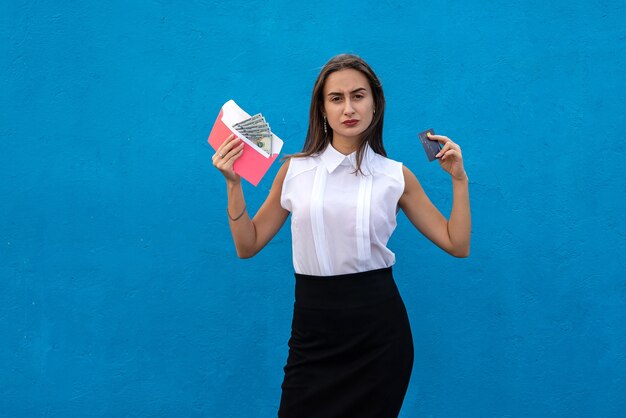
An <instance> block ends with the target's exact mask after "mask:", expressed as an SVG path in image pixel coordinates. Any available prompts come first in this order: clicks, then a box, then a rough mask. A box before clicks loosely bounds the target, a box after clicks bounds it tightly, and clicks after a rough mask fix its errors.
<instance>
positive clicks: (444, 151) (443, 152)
mask: <svg viewBox="0 0 626 418" xmlns="http://www.w3.org/2000/svg"><path fill="white" fill-rule="evenodd" d="M428 139H430V140H431V141H438V142H439V143H440V144H441V145H443V147H442V148H441V149H440V150H439V152H438V153H437V155H436V157H437V158H438V159H439V165H440V166H441V168H443V169H444V170H445V171H446V172H447V173H448V174H450V175H451V176H452V178H454V179H456V180H465V179H467V174H466V173H465V167H464V166H463V154H462V153H461V147H460V146H459V145H458V144H455V143H454V142H452V140H451V139H450V138H448V137H447V136H443V135H431V134H430V133H428Z"/></svg>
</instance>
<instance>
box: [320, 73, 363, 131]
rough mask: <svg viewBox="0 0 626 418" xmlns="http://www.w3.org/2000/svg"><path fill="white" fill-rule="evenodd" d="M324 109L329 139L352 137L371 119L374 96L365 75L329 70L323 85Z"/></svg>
mask: <svg viewBox="0 0 626 418" xmlns="http://www.w3.org/2000/svg"><path fill="white" fill-rule="evenodd" d="M323 94H324V112H325V114H326V118H327V119H328V124H329V125H330V127H331V128H332V130H333V140H353V141H354V142H358V141H356V140H359V139H360V136H361V134H362V133H363V132H364V131H365V130H366V129H367V128H368V127H369V126H370V124H371V123H372V119H373V118H374V97H373V95H372V90H371V89H370V85H369V82H368V81H367V77H365V75H364V74H363V73H362V72H360V71H357V70H354V69H352V68H346V69H343V70H339V71H335V72H333V73H331V74H330V75H329V76H328V78H327V79H326V84H325V85H324V92H323Z"/></svg>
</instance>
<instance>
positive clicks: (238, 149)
mask: <svg viewBox="0 0 626 418" xmlns="http://www.w3.org/2000/svg"><path fill="white" fill-rule="evenodd" d="M242 152H243V141H241V142H240V143H239V145H236V146H234V147H233V148H232V149H230V150H229V151H228V152H227V153H226V155H224V158H223V160H224V162H228V161H229V160H230V159H232V158H233V157H235V156H238V155H239V154H240V153H242Z"/></svg>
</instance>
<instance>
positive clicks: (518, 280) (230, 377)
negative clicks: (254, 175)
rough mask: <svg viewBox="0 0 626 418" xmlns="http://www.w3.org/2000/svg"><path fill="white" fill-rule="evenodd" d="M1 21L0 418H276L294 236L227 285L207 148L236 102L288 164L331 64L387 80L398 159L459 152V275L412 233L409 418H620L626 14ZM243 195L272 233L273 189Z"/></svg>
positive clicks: (221, 10)
mask: <svg viewBox="0 0 626 418" xmlns="http://www.w3.org/2000/svg"><path fill="white" fill-rule="evenodd" d="M101 3H102V4H92V5H88V4H85V3H83V2H52V1H6V2H2V5H1V6H0V35H1V38H2V42H0V60H1V63H2V66H1V68H2V70H1V73H0V101H1V102H0V103H1V105H2V106H1V108H2V112H0V121H1V123H0V162H1V163H0V179H1V181H0V278H1V279H0V370H1V371H2V372H1V373H0V416H7V417H9V416H10V417H16V416H64V417H71V416H171V417H174V416H204V417H270V416H275V414H276V410H277V407H278V402H279V397H280V383H281V380H282V366H283V364H284V361H285V359H286V355H287V345H286V343H287V339H288V336H289V327H290V321H291V308H292V303H293V277H292V268H291V264H290V263H291V252H290V236H289V228H288V227H287V226H286V227H284V228H283V229H282V230H281V231H280V232H279V234H278V235H277V236H276V238H275V239H274V240H273V241H272V242H271V243H270V245H268V246H267V247H266V248H265V250H264V251H263V252H262V253H261V254H259V255H258V256H257V257H255V258H253V259H251V260H239V259H237V258H236V256H235V253H234V249H233V245H232V242H231V239H230V234H229V230H228V226H227V221H226V214H225V211H224V209H225V202H226V200H225V186H224V181H223V179H222V178H221V177H220V175H219V174H218V173H217V172H216V171H215V170H214V169H213V168H212V166H211V159H210V157H211V154H212V152H211V149H210V148H209V147H208V145H207V144H206V142H205V141H206V137H207V135H208V133H209V131H210V128H211V126H212V123H213V120H214V118H215V116H216V114H217V111H218V110H219V108H220V106H221V105H222V104H223V103H224V102H225V101H227V100H228V99H230V98H234V99H235V100H237V102H238V103H239V104H240V105H242V106H243V107H244V108H245V109H247V110H248V111H250V112H263V113H264V114H265V116H266V117H267V118H268V120H269V121H270V124H271V125H272V127H273V129H274V131H275V132H276V133H277V134H278V135H280V136H281V137H282V138H283V139H284V140H285V142H286V144H285V147H284V152H286V153H292V152H295V151H298V150H299V149H300V147H301V146H302V142H303V138H304V134H305V131H306V127H307V112H308V105H309V98H310V91H311V88H312V85H313V81H314V79H315V77H316V75H317V73H318V71H319V69H320V67H321V66H322V65H323V64H324V63H325V62H326V60H327V59H329V58H330V57H331V56H332V55H334V54H337V53H340V52H353V53H357V54H359V55H361V56H363V57H364V58H365V59H366V60H367V61H368V62H369V63H370V64H371V65H372V67H373V68H374V69H375V70H376V71H377V73H378V75H379V76H380V78H381V79H382V81H383V84H384V88H385V93H386V96H387V101H388V108H387V118H386V122H385V143H386V147H387V151H388V153H389V154H390V156H391V157H392V158H395V159H397V160H400V161H403V162H404V163H405V164H406V165H407V166H408V167H409V168H411V169H412V170H413V171H414V172H415V173H416V175H417V176H418V178H419V179H420V180H421V182H422V184H423V186H424V188H425V190H426V191H427V193H428V194H429V196H430V197H431V199H432V200H433V201H434V202H435V204H436V205H437V206H438V207H439V208H440V209H441V210H442V212H443V213H444V214H446V215H447V214H448V213H449V208H450V182H449V180H448V178H447V177H446V175H445V174H444V173H443V172H442V171H441V170H439V168H438V167H437V166H436V165H435V164H428V163H427V160H426V158H425V156H424V154H423V151H422V150H421V148H420V145H419V143H418V142H417V139H416V136H415V135H416V133H417V132H418V131H419V130H422V129H426V128H429V127H433V128H435V130H436V131H437V132H441V133H444V134H446V135H448V136H450V137H451V138H453V139H454V140H455V141H457V142H458V143H460V144H461V146H462V147H463V150H464V154H465V159H466V166H467V171H468V173H469V176H470V179H471V186H470V187H471V195H472V210H473V220H474V231H473V246H472V254H471V257H470V258H469V259H463V260H458V259H454V258H451V257H450V256H447V255H446V254H444V253H443V252H442V251H440V250H438V249H437V248H435V247H434V246H433V245H432V244H431V243H430V242H428V241H427V240H426V239H425V238H424V237H422V236H421V235H420V234H419V233H418V232H416V231H415V230H414V229H413V228H412V227H411V225H410V223H409V222H408V221H407V219H406V218H405V217H404V215H400V218H399V226H398V229H397V232H396V234H395V235H394V237H393V238H392V240H391V243H390V246H391V248H392V250H393V251H395V252H396V255H397V259H398V262H397V265H396V268H395V275H396V279H397V282H398V286H399V287H400V290H401V292H402V294H403V296H404V299H405V303H406V305H407V308H408V311H409V315H410V319H411V321H412V326H413V333H414V338H415V350H416V353H415V354H416V357H415V358H416V362H415V367H414V370H413V377H412V381H411V385H410V387H409V391H408V393H407V397H406V401H405V405H404V408H403V411H402V416H403V417H415V416H432V417H505V416H506V417H526V416H537V417H539V416H555V417H556V416H561V417H571V416H584V417H592V416H594V417H596V416H603V417H616V416H625V415H626V401H625V400H624V399H625V398H624V397H623V396H622V395H623V392H624V389H625V388H626V332H625V330H626V280H625V277H626V275H625V274H624V266H625V264H626V263H625V261H626V260H625V257H624V251H625V250H626V246H625V245H624V239H625V236H626V224H625V215H624V213H625V209H626V205H625V203H624V191H625V189H626V187H625V184H626V181H625V180H624V179H625V175H624V173H625V170H624V161H625V158H626V155H625V151H624V149H625V148H624V146H623V132H624V127H625V126H626V118H625V116H624V114H625V113H624V109H626V100H625V93H624V92H626V82H625V77H624V68H625V67H626V59H625V58H626V41H625V40H626V28H625V26H624V22H625V21H626V14H625V9H624V2H622V1H576V0H571V1H567V2H565V1H561V2H549V1H534V0H533V1H511V2H491V1H475V2H462V1H442V2H440V1H434V2H417V3H415V2H406V1H402V2H400V1H393V0H388V1H376V2H372V1H366V2H361V3H354V2H310V3H305V2H301V3H298V2H296V3H294V2H285V1H273V2H263V1H250V2H214V1H190V2H170V1H134V2H132V1H131V2H126V1H113V2H101ZM277 169H278V165H276V166H275V167H272V169H271V172H270V174H269V178H267V179H264V180H263V181H262V183H261V184H260V185H259V186H258V187H257V188H254V187H251V186H249V185H246V186H245V193H246V195H247V200H248V206H249V207H250V209H251V210H252V211H254V210H255V209H256V208H258V207H259V205H260V204H261V203H262V201H263V199H264V198H265V196H266V195H267V192H268V190H269V186H270V184H271V178H272V177H273V175H274V174H275V173H276V171H277Z"/></svg>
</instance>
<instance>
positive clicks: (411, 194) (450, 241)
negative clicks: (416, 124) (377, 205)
mask: <svg viewBox="0 0 626 418" xmlns="http://www.w3.org/2000/svg"><path fill="white" fill-rule="evenodd" d="M432 139H433V140H439V141H440V142H442V143H444V147H443V148H442V149H441V151H440V152H439V154H438V156H440V157H441V158H440V161H439V163H440V164H441V166H442V168H443V169H444V170H445V171H447V172H448V173H450V175H451V177H452V211H451V212H450V219H449V220H447V219H446V218H445V217H444V216H443V215H442V214H441V212H439V210H438V209H437V208H436V207H435V205H433V204H432V202H431V201H430V199H429V198H428V196H426V193H425V192H424V189H423V188H422V186H421V185H420V183H419V181H418V180H417V178H416V177H415V175H414V174H413V173H412V172H411V171H410V170H409V169H408V168H406V167H402V170H403V174H404V180H405V188H404V193H403V195H402V197H401V198H400V202H399V205H400V208H401V209H402V210H403V211H404V213H405V214H406V216H407V217H408V218H409V220H410V221H411V223H412V224H413V225H414V226H415V227H416V228H417V229H418V230H419V231H420V232H421V233H422V234H424V236H426V237H427V238H428V239H430V240H431V241H432V242H433V243H435V244H436V245H437V246H439V247H440V248H441V249H443V250H444V251H446V252H448V253H449V254H451V255H453V256H455V257H467V256H469V252H470V236H471V230H472V220H471V214H470V203H469V188H468V183H469V182H468V179H467V175H466V174H465V169H464V168H463V158H462V154H461V149H460V147H459V146H458V145H456V144H454V143H453V142H452V141H450V139H449V138H447V137H445V136H440V135H433V136H432Z"/></svg>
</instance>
